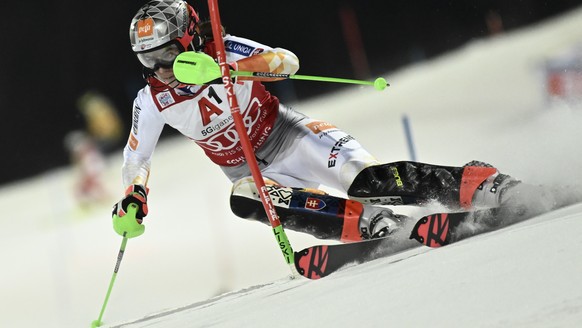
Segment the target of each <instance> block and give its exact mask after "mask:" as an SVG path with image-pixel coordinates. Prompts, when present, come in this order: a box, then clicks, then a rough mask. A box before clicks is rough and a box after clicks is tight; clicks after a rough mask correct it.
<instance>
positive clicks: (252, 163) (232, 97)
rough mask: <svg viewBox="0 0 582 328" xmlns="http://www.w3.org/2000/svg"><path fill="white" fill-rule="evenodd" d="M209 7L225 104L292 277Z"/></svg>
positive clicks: (213, 1)
mask: <svg viewBox="0 0 582 328" xmlns="http://www.w3.org/2000/svg"><path fill="white" fill-rule="evenodd" d="M208 9H209V11H210V22H211V25H212V35H213V37H214V43H215V45H216V56H217V59H218V64H219V65H220V70H221V73H222V82H223V83H224V87H225V89H226V94H227V96H228V103H229V104H230V109H231V112H232V117H233V119H234V126H235V129H236V132H237V134H238V136H239V140H240V144H241V146H242V149H243V152H244V156H245V159H246V162H247V165H248V166H249V168H250V171H251V174H252V177H253V180H254V181H255V186H256V187H257V190H258V191H259V196H260V197H261V202H262V203H263V207H264V209H265V212H266V213H267V218H268V219H269V222H270V223H271V227H272V228H273V233H274V234H275V238H276V239H277V244H279V247H280V248H281V252H282V253H283V257H284V258H285V261H286V262H287V264H289V266H290V268H291V273H292V275H293V276H295V275H296V272H297V270H296V269H295V260H294V257H295V255H294V253H293V249H292V248H291V244H290V243H289V239H288V238H287V234H286V233H285V230H284V229H283V226H282V225H281V221H280V220H279V216H278V215H277V211H276V210H275V206H274V205H273V201H272V200H271V197H270V196H269V193H268V190H267V187H266V186H265V181H264V180H263V175H262V174H261V171H260V169H259V165H258V164H257V160H256V158H255V153H254V150H253V147H252V145H251V141H250V139H249V136H248V134H247V131H246V127H245V125H244V121H243V118H242V115H241V113H240V108H239V105H238V100H237V97H236V94H235V91H234V84H233V83H232V80H231V77H230V67H229V66H228V64H227V63H226V51H225V49H224V40H223V38H222V23H221V22H220V13H219V11H218V0H208Z"/></svg>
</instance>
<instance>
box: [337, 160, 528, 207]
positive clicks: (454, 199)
mask: <svg viewBox="0 0 582 328" xmlns="http://www.w3.org/2000/svg"><path fill="white" fill-rule="evenodd" d="M517 183H519V182H518V181H517V180H515V179H513V178H511V177H510V176H508V175H504V174H500V173H499V171H498V170H497V169H496V168H494V167H492V166H491V165H488V164H485V163H481V162H475V161H473V162H470V163H468V164H467V165H465V166H463V167H453V166H439V165H431V164H424V163H417V162H407V161H403V162H394V163H387V164H381V165H374V166H370V167H367V168H365V169H363V170H362V171H361V172H360V173H359V174H358V175H357V176H356V178H355V179H354V181H353V182H352V185H351V186H350V187H349V189H348V195H349V197H350V199H354V200H358V201H360V202H362V203H371V204H389V205H406V204H423V203H426V202H429V201H432V200H435V201H438V202H440V203H442V204H444V205H447V206H452V207H463V208H470V207H473V206H475V207H494V206H498V205H500V204H501V202H502V196H503V192H504V191H505V190H506V189H507V188H509V187H511V186H513V185H515V184H517Z"/></svg>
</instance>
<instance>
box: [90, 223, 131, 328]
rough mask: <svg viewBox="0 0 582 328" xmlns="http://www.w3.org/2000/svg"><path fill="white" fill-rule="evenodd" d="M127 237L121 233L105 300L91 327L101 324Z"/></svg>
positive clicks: (94, 327)
mask: <svg viewBox="0 0 582 328" xmlns="http://www.w3.org/2000/svg"><path fill="white" fill-rule="evenodd" d="M127 239H128V238H127V237H125V234H124V235H123V240H122V241H121V247H119V253H118V255H117V263H115V269H113V276H111V281H110V282H109V288H107V294H105V301H103V306H101V312H100V313H99V318H97V320H93V322H91V328H96V327H100V326H101V323H102V322H101V319H103V313H104V312H105V308H106V307H107V302H109V295H111V290H112V289H113V284H114V283H115V278H117V271H119V266H120V265H121V259H123V253H124V252H125V246H126V245H127Z"/></svg>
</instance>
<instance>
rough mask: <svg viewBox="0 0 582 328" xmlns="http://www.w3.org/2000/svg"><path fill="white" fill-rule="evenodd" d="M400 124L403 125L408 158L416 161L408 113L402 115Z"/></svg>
mask: <svg viewBox="0 0 582 328" xmlns="http://www.w3.org/2000/svg"><path fill="white" fill-rule="evenodd" d="M402 126H403V127H404V136H405V137H406V145H407V146H408V153H409V154H410V160H411V161H413V162H416V151H415V150H414V140H413V138H412V128H411V127H410V119H409V118H408V115H406V114H404V115H402Z"/></svg>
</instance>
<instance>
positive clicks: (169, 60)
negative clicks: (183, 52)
mask: <svg viewBox="0 0 582 328" xmlns="http://www.w3.org/2000/svg"><path fill="white" fill-rule="evenodd" d="M179 54H180V49H178V46H177V45H176V44H170V45H168V46H166V47H163V48H160V49H157V50H154V51H149V52H141V53H138V54H137V58H138V59H139V61H140V62H141V64H142V65H143V66H145V67H147V68H149V69H153V70H157V69H158V68H160V67H163V68H172V65H173V64H174V60H175V59H176V57H178V55H179Z"/></svg>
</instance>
